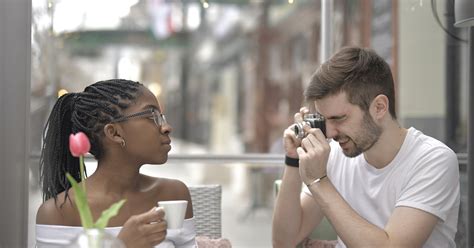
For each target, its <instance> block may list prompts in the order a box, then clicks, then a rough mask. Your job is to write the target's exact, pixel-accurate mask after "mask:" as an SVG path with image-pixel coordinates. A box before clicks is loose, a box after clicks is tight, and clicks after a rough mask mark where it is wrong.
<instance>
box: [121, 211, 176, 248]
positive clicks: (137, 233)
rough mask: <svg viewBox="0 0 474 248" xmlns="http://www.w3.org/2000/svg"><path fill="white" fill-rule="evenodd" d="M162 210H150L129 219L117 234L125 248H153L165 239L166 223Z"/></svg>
mask: <svg viewBox="0 0 474 248" xmlns="http://www.w3.org/2000/svg"><path fill="white" fill-rule="evenodd" d="M164 216H165V212H164V211H163V208H152V209H151V210H150V211H148V212H146V213H143V214H140V215H134V216H132V217H130V218H129V219H128V220H127V221H126V222H125V224H124V225H123V227H122V230H121V231H120V233H119V234H118V238H119V239H120V240H122V241H123V242H124V243H125V245H126V247H129V248H130V247H133V248H141V247H147V248H148V247H154V246H156V245H158V244H160V243H161V242H162V241H163V240H165V238H166V228H167V226H168V225H167V223H166V221H165V220H164Z"/></svg>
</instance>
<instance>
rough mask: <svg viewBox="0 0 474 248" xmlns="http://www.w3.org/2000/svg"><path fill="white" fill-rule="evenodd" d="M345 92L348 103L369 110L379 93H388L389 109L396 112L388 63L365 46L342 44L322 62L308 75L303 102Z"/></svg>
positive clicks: (386, 94) (395, 116) (393, 112)
mask: <svg viewBox="0 0 474 248" xmlns="http://www.w3.org/2000/svg"><path fill="white" fill-rule="evenodd" d="M341 92H345V93H346V94H347V97H348V101H349V102H350V103H351V104H355V105H358V106H359V107H360V108H361V109H362V110H364V111H368V110H369V106H370V103H371V102H372V100H373V99H374V98H375V97H376V96H377V95H379V94H383V95H385V96H387V98H388V100H389V112H390V114H391V115H392V118H393V119H396V118H397V115H396V112H395V89H394V84H393V77H392V72H391V70H390V66H389V65H388V64H387V62H385V60H384V59H383V58H381V57H380V56H379V55H377V53H375V51H373V50H372V49H368V48H360V47H345V48H343V49H341V50H340V51H339V52H337V53H336V54H334V55H333V56H332V57H331V58H330V59H329V60H328V61H326V62H325V63H323V64H322V65H321V66H320V67H319V68H318V69H317V70H316V72H315V73H314V74H313V75H312V76H311V81H310V83H309V85H308V87H307V88H306V90H305V93H304V94H305V98H306V101H309V102H313V101H315V100H319V99H322V98H324V97H326V96H329V95H334V94H337V93H341Z"/></svg>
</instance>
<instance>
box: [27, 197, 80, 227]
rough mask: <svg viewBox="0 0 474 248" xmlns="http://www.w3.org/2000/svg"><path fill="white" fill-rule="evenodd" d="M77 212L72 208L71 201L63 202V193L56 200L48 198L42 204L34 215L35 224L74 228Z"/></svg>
mask: <svg viewBox="0 0 474 248" xmlns="http://www.w3.org/2000/svg"><path fill="white" fill-rule="evenodd" d="M77 216H78V214H77V211H75V209H74V208H73V207H72V203H71V200H69V199H66V200H64V192H63V193H60V194H59V195H58V196H57V198H56V200H55V199H54V198H50V199H48V200H46V201H45V202H43V203H42V204H41V206H40V207H39V208H38V212H37V213H36V224H43V225H63V226H75V225H76V224H77V223H75V219H76V218H77Z"/></svg>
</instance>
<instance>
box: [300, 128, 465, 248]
mask: <svg viewBox="0 0 474 248" xmlns="http://www.w3.org/2000/svg"><path fill="white" fill-rule="evenodd" d="M327 176H328V178H329V179H330V180H331V182H332V183H333V184H334V186H335V187H336V189H337V191H338V192H339V193H340V194H341V195H342V197H343V198H344V199H345V200H346V201H347V203H348V204H349V205H350V206H351V207H352V208H353V209H354V210H355V211H356V212H357V213H358V214H359V215H360V216H362V217H363V218H364V219H366V220H367V221H369V222H370V223H372V224H374V225H376V226H378V227H379V228H384V227H385V225H386V224H387V222H388V220H389V218H390V215H391V214H392V212H393V211H394V209H395V208H396V207H399V206H406V207H413V208H417V209H421V210H423V211H426V212H428V213H431V214H433V215H435V216H437V217H438V218H439V220H438V223H437V225H436V226H435V228H434V230H433V232H432V233H431V235H430V237H429V238H428V240H427V241H426V242H425V244H424V246H423V247H425V248H426V247H456V244H455V242H454V236H455V234H456V230H457V221H458V211H459V204H460V192H459V165H458V160H457V156H456V154H455V153H454V152H453V151H452V150H451V149H450V148H448V147H447V146H446V145H444V144H443V143H441V142H440V141H438V140H436V139H434V138H431V137H429V136H426V135H424V134H423V133H422V132H420V131H418V130H416V129H415V128H410V129H408V133H407V136H406V138H405V140H404V142H403V144H402V146H401V148H400V151H399V152H398V154H397V155H396V156H395V158H394V159H393V161H392V162H390V164H388V165H387V166H385V167H384V168H382V169H376V168H375V167H373V166H371V165H370V164H369V163H367V161H366V160H365V157H364V155H363V154H361V155H359V156H357V157H355V158H349V157H346V156H345V155H344V154H343V153H342V149H341V147H340V146H339V144H338V143H337V142H331V153H330V155H329V161H328V166H327ZM305 192H306V193H308V194H311V193H310V192H309V190H308V189H307V188H306V187H305ZM337 247H345V245H344V243H343V242H342V240H341V239H340V238H338V245H337Z"/></svg>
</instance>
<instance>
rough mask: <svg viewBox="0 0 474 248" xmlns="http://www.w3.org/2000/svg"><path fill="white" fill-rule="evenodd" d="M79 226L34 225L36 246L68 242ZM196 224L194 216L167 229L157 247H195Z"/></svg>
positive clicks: (113, 231) (113, 230) (111, 229)
mask: <svg viewBox="0 0 474 248" xmlns="http://www.w3.org/2000/svg"><path fill="white" fill-rule="evenodd" d="M121 229H122V227H121V226H119V227H106V228H105V231H106V232H108V233H110V234H112V235H114V236H117V235H118V234H119V232H120V230H121ZM82 230H83V229H82V227H80V226H59V225H40V224H37V225H36V247H38V248H43V247H53V246H61V245H66V244H68V243H69V242H70V241H71V240H72V239H74V238H75V237H76V236H77V235H78V234H79V233H80V232H81V231H82ZM195 238H196V226H195V220H194V217H193V218H191V219H185V220H184V222H183V228H182V229H177V230H167V234H166V239H165V240H164V241H163V242H161V243H160V244H159V245H158V246H155V247H158V248H174V247H179V248H195V247H197V245H196V241H195Z"/></svg>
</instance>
